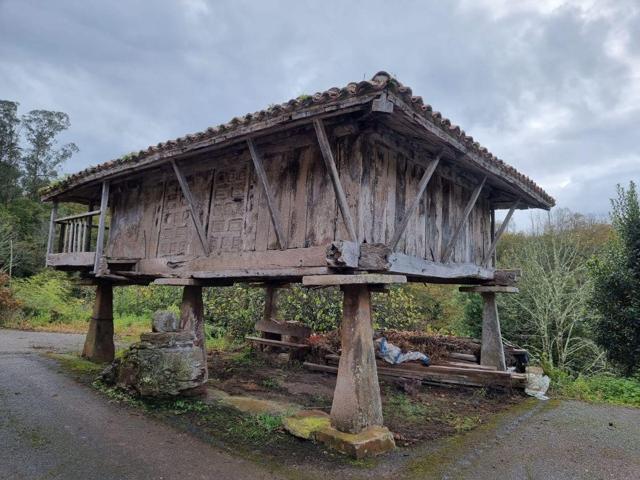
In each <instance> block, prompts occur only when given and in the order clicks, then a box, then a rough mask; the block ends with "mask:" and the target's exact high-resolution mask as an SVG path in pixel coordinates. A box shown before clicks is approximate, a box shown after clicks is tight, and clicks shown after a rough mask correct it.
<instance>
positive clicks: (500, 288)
mask: <svg viewBox="0 0 640 480" xmlns="http://www.w3.org/2000/svg"><path fill="white" fill-rule="evenodd" d="M460 291H461V292H467V293H518V292H519V291H520V290H518V288H517V287H507V286H505V285H478V286H469V287H460Z"/></svg>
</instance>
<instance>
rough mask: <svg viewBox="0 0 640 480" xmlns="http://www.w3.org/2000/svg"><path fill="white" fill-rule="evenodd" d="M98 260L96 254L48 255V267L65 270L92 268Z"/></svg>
mask: <svg viewBox="0 0 640 480" xmlns="http://www.w3.org/2000/svg"><path fill="white" fill-rule="evenodd" d="M95 259H96V252H70V253H50V254H49V255H47V266H48V267H54V268H60V269H63V268H65V267H73V268H79V267H90V268H93V264H94V262H95Z"/></svg>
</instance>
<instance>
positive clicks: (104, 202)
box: [93, 181, 109, 276]
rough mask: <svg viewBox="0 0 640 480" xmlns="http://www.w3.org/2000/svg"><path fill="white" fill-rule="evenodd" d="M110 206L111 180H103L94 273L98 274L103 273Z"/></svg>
mask: <svg viewBox="0 0 640 480" xmlns="http://www.w3.org/2000/svg"><path fill="white" fill-rule="evenodd" d="M108 206H109V182H107V181H104V182H102V195H101V196H100V220H98V236H97V238H96V258H95V262H94V264H93V273H94V274H95V275H96V276H99V275H100V274H101V272H100V271H99V270H100V262H101V260H102V251H103V250H102V249H103V248H104V227H105V222H106V221H107V208H108Z"/></svg>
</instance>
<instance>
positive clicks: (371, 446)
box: [315, 426, 396, 459]
mask: <svg viewBox="0 0 640 480" xmlns="http://www.w3.org/2000/svg"><path fill="white" fill-rule="evenodd" d="M315 438H316V440H317V441H318V442H321V443H323V444H325V445H326V446H327V447H329V448H331V449H333V450H336V451H338V452H341V453H344V454H346V455H349V456H351V457H353V458H356V459H361V458H368V457H375V456H376V455H381V454H383V453H386V452H389V451H391V450H393V449H394V448H395V447H396V443H395V441H394V440H393V434H392V433H391V432H390V431H389V429H388V428H387V427H379V426H374V427H369V428H367V429H366V430H363V431H362V432H360V433H344V432H340V431H339V430H336V429H335V428H333V427H331V426H329V427H325V428H323V429H322V430H319V431H317V432H316V433H315Z"/></svg>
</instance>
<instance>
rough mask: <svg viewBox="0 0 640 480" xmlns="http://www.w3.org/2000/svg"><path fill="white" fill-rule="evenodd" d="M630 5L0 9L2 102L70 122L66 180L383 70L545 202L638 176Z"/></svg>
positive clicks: (584, 198) (635, 38) (25, 2)
mask: <svg viewBox="0 0 640 480" xmlns="http://www.w3.org/2000/svg"><path fill="white" fill-rule="evenodd" d="M639 27H640V12H639V8H638V6H637V2H636V1H635V0H616V1H614V0H611V1H595V0H568V1H566V2H565V1H560V0H549V1H547V2H539V1H537V0H536V1H533V0H531V1H526V0H522V1H518V2H512V1H508V0H502V1H500V0H459V1H457V2H440V1H432V2H417V1H415V2H410V1H403V2H397V3H394V4H393V6H392V4H390V3H389V2H382V1H375V2H364V1H360V2H357V1H354V2H349V3H344V2H337V1H326V2H311V1H308V2H305V1H293V0H292V1H286V2H285V1H270V2H250V1H234V2H205V1H204V0H183V1H179V2H177V1H155V2H153V3H151V4H150V3H149V2H142V1H129V2H126V3H118V2H115V3H114V2H95V3H93V2H86V1H72V0H58V1H56V2H46V1H44V0H40V1H36V0H0V97H3V98H7V99H12V100H17V101H20V102H21V104H22V107H21V108H22V109H23V111H26V110H28V109H31V108H49V109H58V110H62V111H66V112H67V113H69V114H70V116H71V120H72V128H71V130H70V131H69V132H68V133H67V135H66V138H65V140H72V141H74V142H76V143H77V144H78V146H79V147H80V149H81V151H80V153H79V154H78V155H77V156H75V157H74V159H72V160H71V161H70V162H69V163H68V164H67V165H66V166H65V170H66V171H75V170H78V169H80V168H84V167H86V166H87V165H89V164H95V163H99V162H102V161H106V160H108V159H111V158H114V157H117V156H119V155H122V154H123V153H126V152H129V151H132V150H138V149H140V148H144V147H146V146H147V145H149V144H155V143H157V142H159V141H163V140H166V139H169V138H175V137H177V136H180V135H183V134H185V133H188V132H193V131H199V130H202V129H204V128H206V127H207V126H210V125H215V124H218V123H222V122H225V121H228V120H229V119H231V118H232V117H234V116H237V115H242V114H244V113H247V112H251V111H255V110H257V109H260V108H263V107H265V106H267V105H269V104H271V103H275V102H281V101H285V100H287V99H289V98H292V97H295V96H298V95H300V94H302V93H313V92H315V91H318V90H324V89H326V88H329V87H331V86H337V85H344V84H346V83H347V82H349V81H352V80H360V79H362V78H368V77H370V76H371V75H372V74H374V73H375V72H376V71H378V70H380V69H384V70H387V71H389V72H391V73H393V74H395V75H396V76H397V77H398V78H399V79H400V80H401V81H402V82H404V83H405V84H407V85H410V86H411V87H412V88H413V90H414V92H415V93H416V94H419V95H422V96H423V97H424V99H425V101H426V102H428V103H430V104H432V105H433V106H434V108H436V109H438V110H440V111H441V112H443V114H444V115H445V116H447V117H448V118H450V119H452V121H454V122H455V123H457V124H459V125H461V126H462V127H463V128H464V129H465V130H466V131H467V133H469V134H471V135H473V136H474V137H475V138H476V139H478V140H479V141H480V142H481V143H483V144H484V145H485V146H487V147H488V148H489V149H490V150H491V151H492V152H493V153H495V154H496V155H498V156H499V157H500V158H503V159H504V160H505V161H507V162H508V163H510V164H512V165H514V166H515V167H517V168H518V169H520V170H521V171H523V172H524V173H526V174H527V175H529V176H531V177H532V178H533V179H534V180H536V181H537V182H538V183H540V184H541V185H542V186H543V187H545V188H546V189H547V190H548V191H549V192H550V193H551V194H552V195H554V196H555V197H556V198H557V200H558V204H559V205H560V206H564V207H569V208H571V209H574V210H578V211H582V212H585V213H596V214H604V213H606V212H607V211H608V209H609V202H608V199H609V197H611V196H613V195H614V191H615V184H616V183H627V182H628V181H629V180H631V179H635V180H640V151H639V150H638V147H637V137H638V127H639V126H640V35H638V31H640V28H639Z"/></svg>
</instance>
